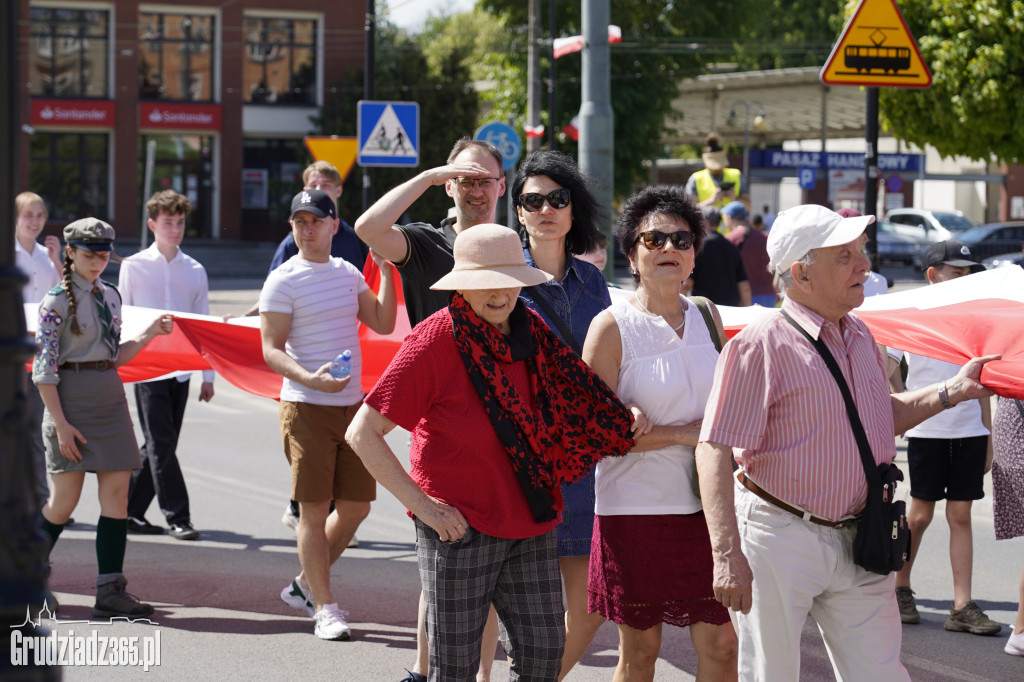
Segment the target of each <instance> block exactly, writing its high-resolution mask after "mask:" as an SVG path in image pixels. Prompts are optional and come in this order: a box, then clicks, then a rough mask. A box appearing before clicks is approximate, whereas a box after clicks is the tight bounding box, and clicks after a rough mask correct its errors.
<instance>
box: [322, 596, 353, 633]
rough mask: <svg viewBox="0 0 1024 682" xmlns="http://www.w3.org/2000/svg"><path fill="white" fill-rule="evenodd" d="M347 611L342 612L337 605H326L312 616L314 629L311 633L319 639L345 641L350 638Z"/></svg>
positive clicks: (350, 631)
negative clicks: (314, 622)
mask: <svg viewBox="0 0 1024 682" xmlns="http://www.w3.org/2000/svg"><path fill="white" fill-rule="evenodd" d="M347 617H348V611H342V610H341V609H339V608H338V605H337V604H327V605H325V606H324V607H323V608H322V609H320V610H319V611H317V612H316V616H314V618H315V620H316V627H314V628H313V633H314V634H315V635H316V636H317V637H319V638H320V639H330V640H339V639H340V640H342V641H347V640H348V639H349V638H350V637H351V636H352V630H351V628H349V626H348V621H346V620H345V619H346V618H347Z"/></svg>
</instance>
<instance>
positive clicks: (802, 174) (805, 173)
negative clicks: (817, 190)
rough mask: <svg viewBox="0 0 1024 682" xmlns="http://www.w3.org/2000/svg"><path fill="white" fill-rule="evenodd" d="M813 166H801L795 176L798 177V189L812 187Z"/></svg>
mask: <svg viewBox="0 0 1024 682" xmlns="http://www.w3.org/2000/svg"><path fill="white" fill-rule="evenodd" d="M814 173H815V169H814V168H801V169H800V171H799V173H798V174H797V177H798V178H799V179H800V189H814Z"/></svg>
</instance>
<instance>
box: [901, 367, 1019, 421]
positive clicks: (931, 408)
mask: <svg viewBox="0 0 1024 682" xmlns="http://www.w3.org/2000/svg"><path fill="white" fill-rule="evenodd" d="M1000 357H1002V356H1001V355H986V356H983V357H980V358H974V359H972V360H971V361H970V362H968V363H967V364H966V365H964V366H963V367H961V368H960V371H959V372H957V373H956V375H955V376H953V377H951V378H949V379H946V380H945V381H944V382H942V383H939V384H934V385H932V386H925V387H924V388H919V389H917V390H916V391H907V392H905V393H896V394H894V395H893V396H891V399H892V417H893V429H894V433H903V432H905V431H906V430H907V429H909V428H912V427H914V426H917V425H918V424H920V423H921V422H923V421H924V420H925V419H927V418H928V417H933V416H935V415H937V414H938V413H939V412H941V411H942V409H943V407H944V406H943V404H942V399H941V398H940V396H939V389H940V388H941V387H942V386H943V385H944V386H945V390H946V396H947V400H948V401H949V404H950V405H956V404H958V403H961V402H963V401H965V400H974V399H975V398H988V397H989V396H991V395H992V391H990V390H988V389H987V388H985V387H984V386H983V385H982V384H981V381H980V377H981V368H982V367H984V366H985V363H987V362H991V361H992V360H998V359H999V358H1000Z"/></svg>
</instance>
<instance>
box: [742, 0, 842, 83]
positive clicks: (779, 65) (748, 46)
mask: <svg viewBox="0 0 1024 682" xmlns="http://www.w3.org/2000/svg"><path fill="white" fill-rule="evenodd" d="M846 4H847V3H846V0H824V2H822V0H762V1H761V2H759V3H757V5H756V6H754V7H752V8H751V12H750V14H748V16H747V19H748V21H747V22H746V26H745V29H744V31H743V33H742V34H741V35H742V39H741V40H738V41H737V42H736V51H737V62H738V64H739V66H740V68H741V70H744V71H747V70H755V69H760V70H768V69H786V68H793V67H798V66H820V65H823V64H824V63H825V61H826V60H827V59H828V55H829V53H830V52H831V51H832V46H833V45H834V44H835V42H836V41H837V40H838V39H839V34H840V33H841V32H842V30H843V24H844V20H845V16H844V7H845V6H846Z"/></svg>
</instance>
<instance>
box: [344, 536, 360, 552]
mask: <svg viewBox="0 0 1024 682" xmlns="http://www.w3.org/2000/svg"><path fill="white" fill-rule="evenodd" d="M345 546H346V547H347V548H348V549H352V548H353V547H358V546H359V538H357V537H356V536H355V535H353V536H352V539H351V540H349V541H348V544H347V545H345Z"/></svg>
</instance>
